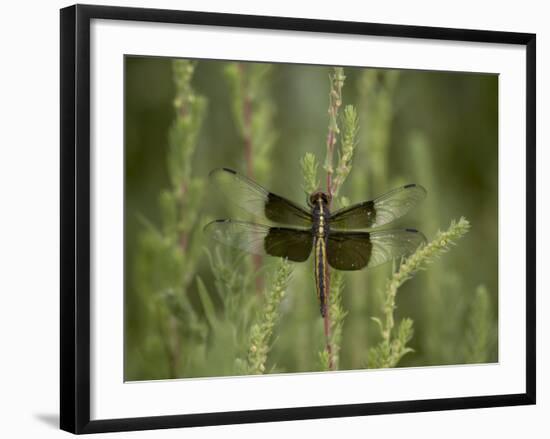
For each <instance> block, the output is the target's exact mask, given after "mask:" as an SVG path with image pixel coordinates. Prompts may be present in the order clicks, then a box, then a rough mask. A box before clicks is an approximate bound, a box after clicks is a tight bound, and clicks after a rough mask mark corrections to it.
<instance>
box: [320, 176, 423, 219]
mask: <svg viewBox="0 0 550 439" xmlns="http://www.w3.org/2000/svg"><path fill="white" fill-rule="evenodd" d="M425 197H426V189H424V188H423V187H422V186H420V185H418V184H408V185H405V186H401V187H400V188H397V189H394V190H392V191H390V192H388V193H386V194H384V195H382V196H380V197H378V198H376V199H374V200H370V201H364V202H362V203H358V204H354V205H352V206H349V207H345V208H343V209H340V210H337V211H336V212H334V213H333V214H332V215H331V217H330V227H331V228H334V229H370V228H374V227H379V226H382V225H384V224H388V223H391V222H392V221H394V220H396V219H397V218H400V217H402V216H403V215H405V214H406V213H407V212H408V211H409V210H411V209H412V208H413V207H414V206H416V205H417V204H418V203H419V202H420V201H422V200H423V199H424V198H425Z"/></svg>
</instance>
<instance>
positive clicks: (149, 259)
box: [136, 60, 206, 378]
mask: <svg viewBox="0 0 550 439" xmlns="http://www.w3.org/2000/svg"><path fill="white" fill-rule="evenodd" d="M172 66H173V75H174V83H175V88H176V90H175V93H176V96H175V99H174V103H173V105H174V110H175V118H174V121H173V123H172V126H171V127H170V132H169V136H168V137H169V149H168V156H167V168H168V175H169V177H170V182H171V187H170V189H167V190H164V191H162V192H161V194H160V199H159V205H160V213H161V220H162V225H161V227H160V228H158V227H156V226H154V225H153V224H152V223H150V222H149V221H147V220H146V219H144V218H142V223H143V225H144V227H143V230H142V234H141V237H140V241H139V245H140V251H139V255H140V257H139V259H138V262H137V270H136V276H137V277H138V280H137V282H136V285H138V288H139V289H140V290H141V295H142V296H143V297H147V298H148V300H149V303H150V304H151V306H152V307H153V310H152V312H153V314H154V315H155V316H156V320H157V325H158V326H157V331H158V332H157V337H159V338H160V343H161V344H163V345H164V350H165V351H166V353H167V356H168V358H169V361H168V370H167V371H166V373H167V374H168V376H169V377H172V378H175V377H177V376H179V374H180V371H181V369H182V365H183V362H185V356H186V352H184V351H185V348H184V346H183V343H182V340H183V339H186V338H194V339H198V340H203V339H204V336H205V326H204V324H203V323H202V322H201V321H200V319H199V318H198V317H197V315H196V314H195V312H194V310H193V307H192V305H191V302H190V300H189V295H188V288H189V286H190V283H191V282H192V281H193V278H194V274H195V270H196V264H197V261H198V259H199V257H198V255H199V253H200V249H201V246H202V242H201V234H200V228H199V227H197V225H198V223H199V219H200V214H199V212H200V200H201V198H202V196H203V190H204V185H203V182H202V180H201V179H197V178H194V177H193V176H192V171H191V169H192V162H193V155H194V152H195V149H196V142H197V137H198V135H199V131H200V129H201V125H202V120H203V118H204V114H205V111H206V100H205V99H204V98H203V97H202V96H198V95H197V94H196V93H195V92H194V90H193V88H192V86H191V79H192V77H193V72H194V68H195V64H194V63H192V62H190V61H185V60H175V61H173V64H172Z"/></svg>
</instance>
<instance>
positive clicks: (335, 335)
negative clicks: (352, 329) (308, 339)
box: [319, 271, 347, 370]
mask: <svg viewBox="0 0 550 439" xmlns="http://www.w3.org/2000/svg"><path fill="white" fill-rule="evenodd" d="M330 277H331V278H330V296H329V301H330V304H329V315H330V332H329V334H330V335H329V336H330V340H329V343H330V346H331V356H332V358H329V355H328V351H327V350H326V349H325V350H323V351H322V352H320V353H319V358H320V360H321V370H331V369H332V370H338V368H339V364H340V345H341V343H342V331H343V328H344V319H345V317H346V314H347V312H346V311H345V310H344V307H343V305H342V296H343V293H344V275H343V274H342V272H340V271H332V273H331V276H330ZM331 360H332V367H331Z"/></svg>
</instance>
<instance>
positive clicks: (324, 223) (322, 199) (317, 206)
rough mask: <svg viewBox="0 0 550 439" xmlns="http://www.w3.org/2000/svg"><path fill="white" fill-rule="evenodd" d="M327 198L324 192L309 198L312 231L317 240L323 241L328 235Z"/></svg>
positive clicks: (328, 215)
mask: <svg viewBox="0 0 550 439" xmlns="http://www.w3.org/2000/svg"><path fill="white" fill-rule="evenodd" d="M328 200H329V197H328V195H327V194H325V193H324V192H316V193H315V194H313V195H312V196H311V197H310V202H311V204H312V211H311V216H312V218H313V226H312V231H313V235H314V236H315V237H317V238H322V239H325V238H326V237H327V236H328V233H329V220H330V210H329V203H328Z"/></svg>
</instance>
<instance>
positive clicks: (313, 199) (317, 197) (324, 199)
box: [308, 191, 331, 207]
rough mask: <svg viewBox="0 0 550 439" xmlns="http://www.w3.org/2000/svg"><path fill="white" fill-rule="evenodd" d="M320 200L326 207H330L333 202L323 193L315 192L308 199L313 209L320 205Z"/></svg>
mask: <svg viewBox="0 0 550 439" xmlns="http://www.w3.org/2000/svg"><path fill="white" fill-rule="evenodd" d="M319 200H321V201H322V202H323V204H325V205H327V206H328V205H329V204H330V201H331V196H330V195H329V194H327V193H326V192H323V191H317V192H313V193H312V194H311V195H310V196H309V199H308V204H309V205H310V206H311V207H313V206H316V205H317V204H319Z"/></svg>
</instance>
